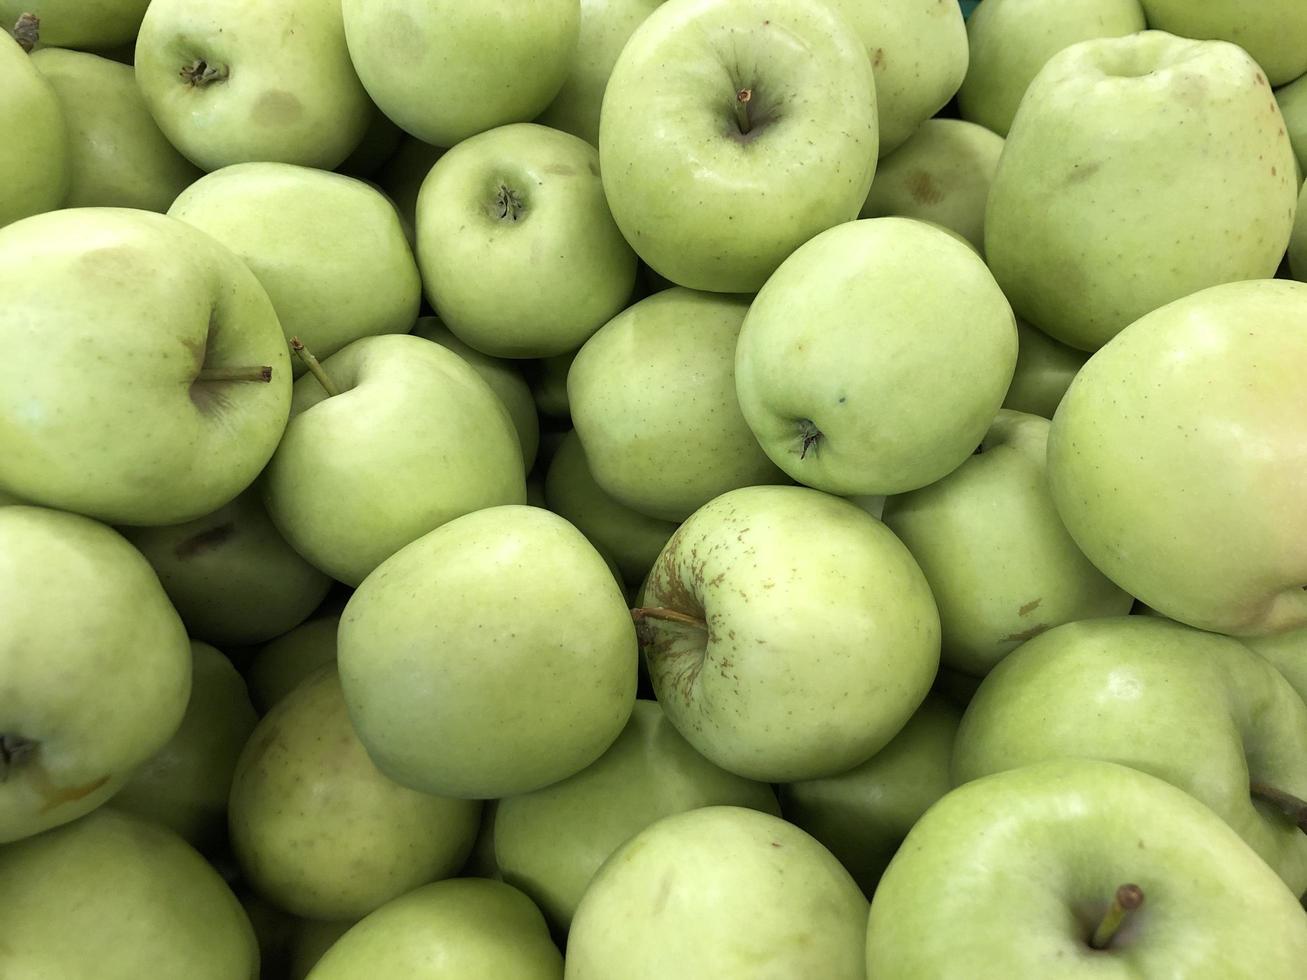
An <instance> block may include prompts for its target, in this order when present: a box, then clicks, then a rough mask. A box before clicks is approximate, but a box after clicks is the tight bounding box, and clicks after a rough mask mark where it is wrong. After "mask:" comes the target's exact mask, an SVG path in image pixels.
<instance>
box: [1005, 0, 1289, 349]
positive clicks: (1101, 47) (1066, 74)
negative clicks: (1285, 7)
mask: <svg viewBox="0 0 1307 980" xmlns="http://www.w3.org/2000/svg"><path fill="white" fill-rule="evenodd" d="M1304 10H1305V11H1307V6H1305V7H1304ZM1294 168H1295V163H1294V156H1293V148H1292V147H1291V146H1290V145H1289V137H1288V136H1287V135H1286V134H1285V129H1284V117H1283V116H1281V115H1280V110H1279V108H1278V107H1277V106H1276V104H1275V99H1274V98H1272V97H1271V92H1270V89H1269V88H1268V87H1267V84H1266V76H1265V75H1263V74H1262V71H1261V69H1260V68H1259V67H1258V66H1257V63H1256V62H1254V61H1253V60H1252V58H1250V57H1249V56H1248V55H1247V53H1246V52H1244V51H1242V50H1241V49H1239V48H1237V47H1235V46H1234V45H1232V44H1227V43H1225V42H1223V41H1190V40H1186V39H1184V38H1178V37H1173V36H1172V35H1170V34H1165V33H1163V32H1161V31H1146V32H1143V33H1139V34H1132V35H1130V36H1128V37H1118V38H1106V39H1101V40H1093V41H1082V42H1080V43H1079V44H1075V45H1072V46H1071V47H1069V48H1067V49H1065V50H1063V51H1061V52H1059V53H1058V54H1056V55H1054V56H1053V57H1052V58H1051V59H1049V61H1048V63H1047V64H1046V65H1045V66H1044V68H1043V69H1042V70H1041V71H1040V73H1039V75H1038V76H1037V77H1036V78H1035V80H1034V81H1033V82H1031V84H1030V88H1029V89H1028V90H1027V91H1026V95H1025V97H1024V98H1023V99H1022V101H1021V109H1020V111H1019V112H1018V113H1017V116H1016V118H1015V119H1014V120H1013V123H1012V129H1011V131H1010V132H1009V133H1008V138H1007V144H1006V145H1005V146H1004V148H1003V158H1002V159H1001V160H1000V161H999V165H998V172H997V173H996V174H995V175H994V183H993V186H992V187H991V188H990V195H989V203H988V208H987V211H986V214H985V256H986V259H987V260H988V262H989V267H990V269H991V270H993V273H994V278H995V279H997V280H998V284H999V285H1000V286H1002V287H1003V291H1004V293H1006V294H1007V297H1008V299H1009V300H1011V302H1012V308H1013V309H1014V310H1016V312H1017V314H1018V315H1019V316H1021V317H1024V318H1025V319H1026V320H1028V321H1029V322H1030V323H1031V324H1033V325H1034V326H1036V327H1038V328H1039V329H1041V330H1043V331H1044V332H1045V333H1047V334H1049V335H1050V336H1052V337H1054V338H1056V339H1057V340H1060V341H1062V342H1063V343H1066V344H1070V345H1071V346H1072V347H1079V348H1080V349H1081V350H1089V351H1092V350H1097V349H1098V348H1099V347H1101V346H1102V345H1103V344H1104V343H1106V342H1107V341H1108V340H1109V339H1111V338H1112V337H1113V336H1115V335H1116V334H1117V333H1119V332H1120V331H1121V330H1123V329H1124V328H1125V327H1126V326H1127V325H1129V324H1130V323H1131V322H1132V321H1134V320H1136V319H1138V318H1139V317H1141V316H1143V315H1144V314H1146V313H1149V312H1151V311H1153V310H1155V309H1157V308H1158V307H1160V306H1163V305H1165V304H1166V303H1169V302H1171V301H1172V300H1175V299H1179V298H1180V297H1182V296H1187V295H1189V294H1190V293H1193V292H1196V291H1198V290H1200V289H1203V288H1205V287H1207V286H1214V285H1217V284H1218V283H1224V282H1233V281H1236V280H1241V279H1257V278H1262V277H1269V276H1272V275H1274V274H1275V270H1276V267H1277V266H1278V265H1279V263H1280V259H1281V258H1282V257H1283V255H1284V250H1285V246H1286V245H1287V244H1288V241H1289V233H1290V231H1291V229H1292V227H1293V216H1294V207H1295V203H1294V202H1295V199H1296V197H1297V193H1298V183H1297V180H1296V178H1295V172H1294ZM1214 187H1219V188H1221V190H1220V193H1218V194H1213V193H1212V188H1214Z"/></svg>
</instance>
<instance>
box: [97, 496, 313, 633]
mask: <svg viewBox="0 0 1307 980" xmlns="http://www.w3.org/2000/svg"><path fill="white" fill-rule="evenodd" d="M122 534H123V536H124V537H126V538H127V540H128V541H130V542H131V543H132V544H133V545H135V546H136V548H137V549H138V550H139V551H140V552H141V553H142V554H143V555H144V556H145V558H146V560H147V561H148V562H149V563H150V564H151V565H152V566H153V567H154V571H155V573H156V574H157V575H158V576H159V581H160V582H162V583H163V587H164V590H165V591H166V592H167V593H168V598H169V599H171V600H172V603H173V605H174V606H175V607H176V608H177V612H178V613H179V614H180V615H181V617H182V622H184V623H185V624H186V630H187V632H188V633H190V635H191V636H193V637H196V638H198V639H201V640H207V641H208V642H210V643H215V644H218V645H220V646H246V645H248V644H252V643H263V642H264V641H266V640H270V639H272V638H273V637H274V636H280V635H281V634H282V633H285V632H286V631H287V630H289V629H292V628H294V627H295V626H298V625H299V624H300V623H302V622H303V621H304V620H305V619H306V618H308V616H309V615H310V614H311V613H312V612H313V610H314V609H316V608H318V605H319V604H320V603H321V602H322V600H323V599H324V598H325V597H326V595H327V590H328V589H330V588H331V579H329V578H328V577H327V576H326V575H324V574H323V573H322V572H320V571H318V570H317V569H316V568H314V567H313V566H312V565H310V564H309V563H308V562H307V561H305V560H304V559H303V558H301V557H300V556H299V555H298V554H297V553H296V552H295V550H294V549H293V548H291V546H290V545H289V544H287V543H286V541H285V539H284V538H282V536H281V535H280V534H278V533H277V529H276V528H275V527H274V526H273V524H272V520H271V518H269V517H268V512H267V511H266V510H265V509H264V506H263V502H262V501H261V500H260V499H259V494H258V491H257V490H256V489H251V490H247V491H245V492H244V493H242V494H241V495H240V496H239V497H237V498H236V499H235V500H233V501H232V502H231V503H229V504H226V505H225V506H223V507H219V508H218V509H217V510H216V511H214V512H213V513H212V514H208V515H206V516H205V517H201V518H199V519H198V520H194V521H188V522H187V523H185V524H175V525H167V526H163V527H140V528H130V527H125V528H122Z"/></svg>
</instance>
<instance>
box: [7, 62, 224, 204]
mask: <svg viewBox="0 0 1307 980" xmlns="http://www.w3.org/2000/svg"><path fill="white" fill-rule="evenodd" d="M32 64H34V65H36V67H37V68H38V69H39V70H40V72H41V74H42V75H44V76H45V77H46V78H47V79H48V80H49V81H50V84H51V85H53V86H54V90H55V94H56V95H58V96H59V104H60V106H61V107H62V108H63V114H64V120H65V121H66V123H67V125H68V163H69V169H70V172H71V176H70V179H69V188H68V195H67V196H66V197H65V198H64V201H63V206H64V207H66V208H79V207H120V208H141V209H143V210H145V211H160V212H162V211H167V210H168V207H169V205H171V204H172V202H173V199H174V198H176V197H177V195H178V194H180V193H181V192H182V190H183V189H184V188H185V187H186V186H187V185H189V184H191V183H192V182H194V181H195V180H197V179H198V178H199V177H200V175H201V174H200V171H199V170H198V169H196V167H195V166H194V165H193V164H192V163H191V162H190V161H189V160H187V159H186V158H185V157H184V156H182V155H181V154H180V153H178V152H177V151H176V150H175V149H173V146H172V144H171V143H169V142H168V140H167V139H165V138H164V135H163V133H161V132H160V131H159V127H158V126H157V125H156V124H155V122H154V119H152V118H151V116H150V111H149V109H147V108H146V106H145V99H143V98H142V97H141V90H140V89H139V88H138V87H137V85H136V73H135V72H134V71H133V70H132V69H131V67H130V66H128V65H122V64H119V63H118V62H116V61H110V60H109V59H108V58H102V57H100V56H99V55H95V54H88V53H86V52H82V51H68V50H64V49H61V48H44V49H42V50H40V51H36V52H34V53H33V54H32Z"/></svg>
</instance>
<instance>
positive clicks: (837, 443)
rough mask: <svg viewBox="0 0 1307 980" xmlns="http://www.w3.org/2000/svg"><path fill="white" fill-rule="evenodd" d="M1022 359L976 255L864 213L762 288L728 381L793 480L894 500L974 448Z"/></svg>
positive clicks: (1008, 314) (935, 231) (898, 221)
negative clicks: (731, 379) (732, 381)
mask: <svg viewBox="0 0 1307 980" xmlns="http://www.w3.org/2000/svg"><path fill="white" fill-rule="evenodd" d="M1016 360H1017V330H1016V324H1015V322H1014V320H1013V316H1012V310H1011V308H1010V307H1009V306H1008V303H1007V300H1006V299H1004V297H1003V293H1002V292H1001V291H1000V290H999V288H998V286H997V285H996V284H995V282H994V277H993V276H992V275H990V273H989V270H988V269H986V268H985V263H984V262H983V261H982V260H981V259H980V257H979V256H978V255H977V254H976V253H975V251H973V250H972V249H971V248H969V247H968V246H967V245H966V244H965V243H963V242H961V241H959V240H958V239H957V238H955V237H954V236H953V235H951V234H950V233H948V232H945V231H943V230H941V229H939V228H935V227H932V226H930V225H927V224H925V223H924V222H921V221H915V220H913V219H910V218H872V219H869V220H864V221H854V222H849V223H847V224H844V225H841V226H839V227H836V228H832V229H830V230H829V231H826V232H823V233H822V234H820V235H818V236H817V237H816V238H814V239H812V240H811V241H810V242H808V243H806V244H805V245H803V246H802V247H801V248H800V249H799V250H798V251H796V252H795V253H794V255H792V256H791V257H790V258H789V259H787V260H786V262H785V264H784V265H782V266H781V268H780V269H778V270H777V272H776V274H775V275H774V276H772V277H771V279H769V280H768V281H767V285H766V286H764V287H763V289H762V291H761V292H759V294H758V296H757V298H756V299H755V300H754V301H753V305H752V306H750V307H749V315H748V316H747V317H746V318H745V321H744V329H743V330H742V331H741V332H740V342H739V347H738V349H737V351H736V355H735V384H736V390H737V392H738V394H739V400H740V408H741V409H742V410H743V411H744V418H745V419H746V421H747V422H748V423H749V427H750V428H751V429H753V432H754V434H755V435H756V436H757V437H758V441H759V442H760V443H761V444H762V448H763V449H764V450H766V452H767V455H768V456H770V457H771V459H772V461H773V462H774V463H776V465H777V466H779V467H780V468H781V469H782V470H784V471H785V472H786V473H788V474H789V475H790V476H791V477H793V478H794V479H795V480H798V481H799V482H800V483H804V484H807V485H808V486H810V487H815V488H817V489H819V490H826V491H829V492H830V493H837V494H840V495H842V496H848V495H855V494H856V495H868V494H890V493H902V492H903V491H905V490H915V489H916V488H918V487H923V486H926V485H927V484H929V483H933V482H935V481H936V480H938V479H939V478H940V477H942V476H944V475H945V474H947V473H949V472H950V471H951V470H953V469H955V468H957V466H959V465H960V464H961V463H962V461H963V460H964V459H966V458H967V456H968V455H969V454H970V453H971V451H972V450H974V449H975V448H976V446H977V445H978V444H979V443H980V440H981V439H982V438H983V437H984V435H985V430H986V429H988V428H989V425H990V423H991V422H993V421H994V416H995V415H996V414H997V413H998V409H999V406H1000V405H1001V404H1002V402H1003V394H1004V392H1006V391H1007V388H1008V384H1009V382H1010V381H1011V380H1012V372H1013V369H1014V367H1015V365H1016ZM584 436H585V433H584V432H583V433H582V438H583V439H584ZM596 476H599V474H598V473H596Z"/></svg>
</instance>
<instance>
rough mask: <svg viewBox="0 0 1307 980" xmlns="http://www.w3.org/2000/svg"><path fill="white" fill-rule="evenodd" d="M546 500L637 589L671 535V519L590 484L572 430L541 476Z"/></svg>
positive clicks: (581, 450)
mask: <svg viewBox="0 0 1307 980" xmlns="http://www.w3.org/2000/svg"><path fill="white" fill-rule="evenodd" d="M545 502H546V504H547V505H548V507H549V509H550V510H552V511H553V512H554V513H555V514H558V515H559V516H561V517H563V518H565V519H566V520H568V521H570V522H571V523H572V524H574V525H575V526H576V528H577V529H578V530H579V531H580V532H581V533H582V534H584V535H585V536H586V537H587V538H589V539H590V542H591V543H592V544H594V545H595V546H596V547H598V548H602V549H603V550H605V551H607V552H608V553H610V554H611V555H612V556H613V559H614V560H615V561H616V562H617V567H618V568H619V569H620V570H621V573H622V578H623V579H624V580H625V581H626V582H627V583H628V584H630V585H638V584H639V583H640V582H641V581H643V580H644V577H645V576H646V575H647V574H648V573H649V569H650V568H652V567H653V563H654V560H655V559H656V558H657V557H658V553H659V552H660V551H662V550H663V545H665V544H667V541H668V539H669V538H670V537H671V536H672V534H673V532H675V531H676V524H674V523H673V522H671V521H663V520H659V519H658V518H656V517H647V516H645V515H644V514H641V513H640V512H639V511H637V510H632V509H631V508H630V507H627V506H626V505H625V504H622V503H619V502H618V501H617V500H615V499H613V497H611V496H610V495H609V494H608V493H606V492H605V491H604V489H603V487H601V486H599V484H598V483H597V482H595V478H594V475H593V474H592V473H591V472H590V465H589V463H588V462H586V457H585V447H584V446H582V445H581V440H580V438H578V436H577V434H576V432H575V431H571V432H568V433H567V435H566V436H564V437H563V441H562V443H561V444H560V445H559V447H558V451H557V452H555V453H554V458H553V460H552V461H551V462H550V464H549V471H548V473H547V474H546V475H545Z"/></svg>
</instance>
